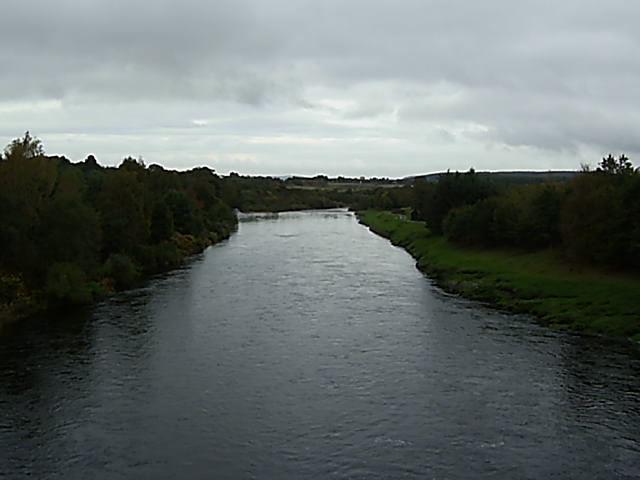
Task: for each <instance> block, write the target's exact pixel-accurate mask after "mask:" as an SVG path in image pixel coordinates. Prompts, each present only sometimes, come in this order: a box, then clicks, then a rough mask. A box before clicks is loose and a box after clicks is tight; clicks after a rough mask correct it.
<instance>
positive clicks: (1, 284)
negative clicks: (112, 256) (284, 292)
mask: <svg viewBox="0 0 640 480" xmlns="http://www.w3.org/2000/svg"><path fill="white" fill-rule="evenodd" d="M236 227H237V224H234V227H233V229H225V230H220V231H218V232H209V234H208V235H203V236H201V237H195V236H193V235H183V234H180V233H177V232H175V233H174V234H173V236H172V238H171V241H170V243H167V245H165V248H164V249H163V250H161V251H158V252H156V253H155V258H153V259H152V261H151V262H149V263H150V264H152V268H149V267H147V269H144V268H143V266H142V265H138V264H136V263H135V262H134V261H133V260H132V259H130V258H128V257H127V258H126V261H124V262H122V261H120V262H118V263H120V264H121V265H119V267H118V268H103V269H102V275H100V277H98V278H87V277H84V276H82V277H80V278H75V279H73V278H65V282H64V285H63V287H64V294H65V297H64V299H60V298H55V297H54V296H53V295H52V292H48V291H45V290H43V289H40V290H35V289H29V288H28V287H27V286H26V285H25V283H24V282H23V280H22V278H21V277H20V276H19V275H13V274H2V273H1V272H0V333H1V332H2V329H3V328H4V327H6V326H8V325H10V324H12V323H14V322H17V321H19V320H22V319H25V318H28V317H31V316H33V315H36V314H40V313H43V312H47V311H54V310H64V309H74V308H78V307H86V306H88V305H89V306H90V305H93V304H96V303H98V302H100V301H102V300H105V299H106V298H108V297H110V296H111V295H113V294H115V293H117V292H119V291H123V290H128V289H130V288H135V287H137V286H140V285H142V284H144V282H146V281H148V280H149V279H150V278H152V277H153V276H155V275H158V274H161V273H165V272H168V271H171V270H174V269H176V268H178V267H180V266H181V265H184V264H185V263H187V262H188V261H189V259H190V258H192V257H193V256H194V255H197V254H199V253H202V252H203V251H204V250H205V249H207V248H208V247H210V246H213V245H215V244H217V243H220V242H223V241H225V240H227V239H228V238H229V237H230V236H231V235H232V234H233V233H234V232H235V231H236ZM166 246H169V248H166ZM153 253H154V252H153V251H152V252H151V254H153ZM120 257H121V258H122V257H124V256H122V255H121V256H120ZM69 277H70V276H69Z"/></svg>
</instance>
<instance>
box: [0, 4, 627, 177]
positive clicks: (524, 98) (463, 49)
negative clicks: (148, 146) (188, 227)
mask: <svg viewBox="0 0 640 480" xmlns="http://www.w3.org/2000/svg"><path fill="white" fill-rule="evenodd" d="M3 18H4V19H5V21H3V27H2V28H1V29H0V65H2V68H3V73H2V75H0V111H2V107H3V104H10V105H14V104H20V103H21V102H22V103H25V102H27V103H28V102H32V101H47V100H52V99H56V100H59V101H60V102H61V107H60V108H59V109H58V110H51V111H48V112H35V111H31V110H29V109H28V108H26V107H25V109H24V110H23V111H22V112H21V113H15V112H14V113H11V114H10V115H9V116H6V118H5V120H0V131H2V132H4V131H7V130H8V129H9V128H10V124H11V123H12V124H14V125H16V126H20V128H23V127H21V125H25V127H26V128H33V127H32V125H33V124H35V126H38V125H41V126H42V127H43V129H44V131H47V132H50V133H52V134H53V133H56V134H58V133H60V132H62V131H64V130H66V131H67V132H70V133H71V132H80V131H85V132H99V131H103V132H116V131H118V130H119V129H120V130H122V131H124V129H125V128H137V129H138V130H137V131H140V132H144V135H147V136H152V135H155V134H158V135H160V134H161V133H163V129H164V128H165V127H164V126H163V125H165V124H167V123H169V124H171V125H189V129H192V130H197V131H199V132H201V131H203V130H207V129H193V128H192V124H191V123H190V122H191V121H192V120H193V119H196V118H208V119H209V120H210V123H209V125H215V126H217V127H218V128H224V129H228V130H225V131H226V132H227V133H229V134H230V135H231V134H232V130H233V129H235V132H234V133H235V135H237V136H240V137H241V136H243V135H245V136H251V135H263V134H270V135H278V134H279V133H281V132H296V134H299V135H307V136H312V135H318V136H325V137H326V136H335V137H339V138H346V137H348V136H350V135H352V136H363V137H366V136H372V137H374V136H381V135H382V136H385V135H386V136H389V137H392V136H395V137H399V138H403V139H405V140H406V141H407V142H409V143H411V142H413V144H414V146H415V148H414V149H412V150H411V152H412V153H411V154H407V155H408V156H411V157H412V158H419V156H420V153H419V152H420V151H421V152H422V155H423V156H424V157H426V156H428V152H429V149H437V148H440V147H443V148H458V145H459V144H461V143H464V142H475V143H474V145H475V147H476V148H477V149H478V152H482V150H483V149H484V148H485V147H487V146H492V148H493V146H495V145H504V146H507V147H514V148H520V147H522V148H525V149H528V148H533V149H539V151H540V152H542V153H543V154H545V155H547V154H548V152H549V151H551V152H554V155H556V154H557V155H560V156H559V157H554V158H563V159H564V160H563V161H564V162H567V163H568V162H570V161H573V160H575V158H574V157H576V155H578V153H577V152H580V151H581V149H582V148H583V147H586V148H589V149H594V150H595V151H604V152H607V151H609V150H612V149H613V150H615V149H624V150H626V151H629V152H640V147H639V146H638V141H637V140H636V134H635V132H634V129H633V126H634V125H636V124H637V120H638V116H637V115H636V113H635V112H636V111H637V109H638V105H640V89H638V88H637V85H638V84H639V83H640V56H638V55H637V51H638V47H639V46H640V29H638V28H637V26H636V23H637V18H640V4H636V3H634V2H629V1H628V0H607V1H605V0H565V1H563V2H558V1H551V0H539V1H537V2H514V1H509V0H485V1H483V2H469V1H468V0H398V1H395V2H390V1H376V0H350V1H348V2H345V1H343V0H324V1H323V2H318V1H311V0H295V1H294V0H270V1H268V2H265V1H262V0H234V1H233V2H231V1H214V2H203V1H201V0H181V1H177V0H155V1H151V0H149V1H144V0H138V1H131V0H129V1H124V0H109V1H107V0H32V1H29V2H26V1H22V2H7V4H6V5H3ZM318 92H321V93H318ZM326 100H336V101H347V100H348V101H349V102H350V106H349V107H346V108H334V107H331V104H330V103H327V102H326ZM227 102H229V103H234V104H239V105H244V106H248V107H249V110H247V111H244V110H243V113H242V114H239V113H238V109H233V108H231V109H230V108H229V107H228V105H227ZM323 102H324V103H323ZM104 104H109V105H113V108H103V107H101V105H104ZM205 106H206V108H204V107H205ZM11 108H13V107H11ZM92 109H93V110H97V111H101V112H103V113H104V115H105V116H104V117H102V118H99V117H97V116H96V118H91V114H90V112H91V111H92ZM118 109H121V110H122V114H121V116H120V117H118V116H117V114H116V113H115V112H116V111H117V110H118ZM203 110H207V111H203ZM231 110H232V111H233V113H232V114H230V113H229V112H230V111H231ZM12 111H13V110H12ZM395 112H397V114H398V115H397V117H398V122H397V124H395V123H393V122H391V121H389V118H391V117H393V116H394V115H395ZM225 115H230V116H229V118H225V117H224V116H225ZM190 117H193V118H190ZM246 117H259V119H258V120H254V121H253V122H255V124H252V122H251V121H250V122H246V121H245V120H243V118H246ZM367 119H368V120H371V121H372V122H379V124H378V126H377V127H362V126H358V127H353V126H351V127H350V126H345V125H342V126H340V125H336V124H335V123H336V121H338V120H345V121H349V120H354V121H355V120H367ZM385 122H386V123H385ZM247 123H250V124H251V125H247ZM28 124H31V126H30V125H28ZM258 124H259V125H258ZM223 126H224V127H223ZM169 130H170V131H172V132H176V131H180V132H182V133H180V135H183V134H185V133H184V132H183V130H188V129H183V128H181V127H180V128H178V127H175V128H174V127H173V126H172V127H170V128H169ZM426 130H428V131H432V132H435V133H434V134H433V135H432V136H431V137H430V139H431V140H432V141H434V142H436V146H434V145H431V144H425V143H424V142H423V139H424V137H425V131H426ZM154 132H155V133H154ZM438 132H439V133H438ZM16 133H20V132H19V131H18V132H16ZM145 138H146V137H145ZM149 138H150V137H149ZM438 142H439V143H438ZM198 148H200V147H198ZM344 148H354V149H355V148H356V147H354V146H351V147H346V146H345V147H344ZM359 148H362V147H361V146H360V147H359ZM412 148H413V147H412ZM465 148H466V147H465ZM452 151H453V150H452ZM254 153H255V152H254ZM299 153H300V152H298V151H295V150H294V149H293V148H292V149H291V150H290V154H291V155H298V154H299ZM332 153H335V152H332ZM284 154H285V155H286V154H287V153H286V152H284ZM479 154H481V153H479ZM194 155H195V153H194ZM389 155H391V151H390V152H389ZM358 156H359V154H358V152H357V151H355V150H353V151H350V152H349V153H348V154H347V153H346V152H345V153H344V158H356V157H358ZM374 156H375V155H374ZM375 157H376V158H378V157H377V156H375ZM453 157H455V156H453V155H452V158H453ZM220 158H231V157H224V155H222V156H221V157H220ZM238 158H240V157H238ZM229 161H230V160H229ZM377 161H382V160H381V159H380V158H378V160H377ZM487 161H489V160H487ZM491 161H493V160H491ZM523 161H524V160H523ZM363 162H364V163H366V164H372V163H371V162H374V160H371V162H369V163H367V161H366V159H364V160H363ZM356 163H357V162H356ZM358 164H359V163H358ZM354 165H356V164H355V163H354ZM336 168H337V167H336ZM353 169H354V171H355V170H356V169H357V168H356V167H355V166H354V167H353ZM416 170H419V169H418V167H416ZM284 173H286V172H284Z"/></svg>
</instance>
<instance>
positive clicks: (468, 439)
mask: <svg viewBox="0 0 640 480" xmlns="http://www.w3.org/2000/svg"><path fill="white" fill-rule="evenodd" d="M639 374H640V353H639V351H638V348H637V347H636V346H634V345H632V344H629V343H626V342H622V341H619V342H618V341H612V340H605V339H599V338H584V337H579V336H570V335H564V334H560V333H555V332H552V331H549V330H548V329H545V328H543V327H541V326H539V325H537V324H536V322H534V321H532V320H531V319H528V318H525V317H514V316H510V315H506V314H501V313H499V312H496V311H492V310H490V309H487V308H484V307H483V306H480V305H478V304H476V303H473V302H469V301H465V300H462V299H460V298H457V297H454V296H449V295H447V294H445V293H443V292H442V291H441V290H439V289H438V288H436V287H435V286H434V285H433V284H432V282H431V281H430V280H429V279H428V278H426V277H425V276H424V275H422V274H421V273H420V272H419V271H418V270H417V269H416V268H415V266H414V261H413V259H412V258H411V257H410V256H409V255H408V254H407V253H406V252H404V251H403V250H401V249H399V248H396V247H393V246H392V245H391V244H390V243H389V242H388V241H387V240H385V239H382V238H380V237H377V236H376V235H374V234H372V233H371V232H369V231H368V229H367V228H365V227H363V226H361V225H359V224H358V223H357V222H356V220H355V218H354V217H353V215H352V214H350V213H348V212H344V211H324V212H302V213H285V214H280V215H278V216H277V217H271V218H268V217H267V218H261V219H254V221H243V222H241V224H240V226H239V230H238V232H237V233H236V234H234V235H233V236H232V237H231V238H230V239H229V240H228V241H226V242H224V243H222V244H219V245H216V246H214V247H212V248H210V249H208V250H207V251H206V252H205V253H203V254H202V255H200V256H197V257H196V258H194V260H193V261H192V262H190V264H189V265H187V266H185V267H184V268H182V269H180V270H177V271H174V272H171V273H169V274H166V275H163V276H161V277H158V278H155V279H153V280H151V281H150V282H148V283H147V284H146V286H145V287H144V288H140V289H137V290H133V291H130V292H125V293H122V294H119V295H117V296H115V297H113V298H111V299H110V300H108V301H107V302H104V303H102V304H100V305H98V306H97V307H95V308H92V309H89V310H86V311H81V312H74V313H73V314H67V315H62V314H58V315H48V316H46V317H42V318H36V319H33V320H30V321H25V322H22V323H19V324H17V325H14V326H12V327H11V328H9V329H7V330H6V331H5V332H4V333H3V335H2V336H1V337H0V378H1V379H2V380H1V384H0V478H7V479H12V480H13V479H21V478H36V479H65V480H69V479H177V478H184V479H210V478H211V479H254V478H255V479H279V480H282V479H395V478H397V479H466V478H504V479H550V478H559V479H571V478H576V479H578V478H580V479H582V478H589V479H607V480H610V479H614V478H640V375H639Z"/></svg>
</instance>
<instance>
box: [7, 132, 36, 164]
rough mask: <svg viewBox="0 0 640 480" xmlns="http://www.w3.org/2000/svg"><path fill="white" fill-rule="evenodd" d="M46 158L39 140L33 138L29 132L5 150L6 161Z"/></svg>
mask: <svg viewBox="0 0 640 480" xmlns="http://www.w3.org/2000/svg"><path fill="white" fill-rule="evenodd" d="M42 156H44V148H43V147H42V142H41V141H40V139H39V138H36V137H33V136H32V135H31V134H30V133H29V131H26V132H24V136H23V137H22V138H16V139H15V140H13V141H12V142H11V143H10V144H9V145H7V147H6V148H5V149H4V158H5V160H17V159H26V158H36V157H42Z"/></svg>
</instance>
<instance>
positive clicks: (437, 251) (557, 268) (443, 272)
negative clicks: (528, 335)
mask: <svg viewBox="0 0 640 480" xmlns="http://www.w3.org/2000/svg"><path fill="white" fill-rule="evenodd" d="M358 218H359V220H360V222H361V223H363V224H365V225H367V226H368V227H369V228H370V229H371V230H372V231H373V232H375V233H377V234H378V235H381V236H383V237H386V238H388V239H390V240H391V242H392V243H394V244H395V245H399V246H401V247H404V248H405V249H406V250H407V251H408V252H409V253H411V255H412V256H413V257H414V258H415V259H416V260H417V266H418V268H420V269H421V270H423V271H424V272H426V273H427V274H429V276H430V277H432V278H433V279H434V280H435V281H436V282H437V283H438V285H440V286H441V287H442V288H443V289H445V290H446V291H449V292H453V293H457V294H460V295H462V296H464V297H466V298H470V299H473V300H478V301H481V302H486V303H489V304H491V305H493V306H495V307H497V308H499V309H502V310H506V311H509V312H514V313H526V314H531V315H534V316H535V317H537V318H539V319H540V320H541V321H542V322H544V323H545V324H546V325H549V326H550V327H552V328H555V329H560V330H567V331H572V332H580V333H587V334H602V335H610V336H623V337H629V338H632V339H634V340H636V341H640V297H639V296H638V292H639V291H640V278H637V277H630V276H625V275H620V274H613V273H603V272H596V271H587V270H581V271H580V270H577V269H575V268H573V267H571V266H568V265H567V264H564V263H563V262H562V261H561V259H560V258H559V256H558V255H557V254H556V253H554V252H549V251H545V252H535V253H519V252H513V251H495V250H479V249H461V248H457V247H454V246H452V245H450V244H449V243H448V242H447V241H446V240H445V239H444V238H442V237H437V236H432V235H431V234H430V232H429V230H428V229H427V228H426V226H425V224H424V223H423V222H413V221H409V220H406V219H403V218H401V217H400V216H398V215H396V214H393V213H391V212H380V211H371V210H368V211H361V212H358Z"/></svg>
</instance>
